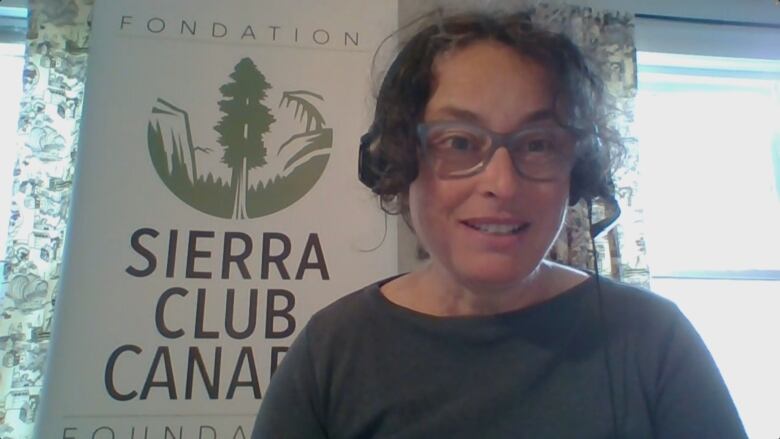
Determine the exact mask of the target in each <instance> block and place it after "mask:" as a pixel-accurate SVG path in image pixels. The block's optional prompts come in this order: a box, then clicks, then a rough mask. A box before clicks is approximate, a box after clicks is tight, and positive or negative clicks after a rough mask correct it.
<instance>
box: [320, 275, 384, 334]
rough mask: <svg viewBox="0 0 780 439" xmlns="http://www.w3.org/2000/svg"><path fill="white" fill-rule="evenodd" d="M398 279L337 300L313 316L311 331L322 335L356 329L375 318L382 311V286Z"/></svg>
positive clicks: (369, 285) (362, 288)
mask: <svg viewBox="0 0 780 439" xmlns="http://www.w3.org/2000/svg"><path fill="white" fill-rule="evenodd" d="M396 277H397V276H393V277H390V278H387V279H382V280H379V281H376V282H373V283H371V284H368V285H365V286H363V287H361V288H359V289H357V290H355V291H352V292H350V293H347V294H345V295H344V296H342V297H340V298H339V299H336V300H335V301H333V302H332V303H331V304H329V305H327V306H325V307H324V308H322V309H321V310H319V311H317V312H316V313H314V315H312V317H311V319H310V320H309V324H308V326H309V327H310V328H311V329H310V330H314V331H316V332H318V333H322V332H329V331H333V330H337V329H344V328H355V327H359V325H361V324H362V323H365V322H367V321H370V320H371V319H373V318H375V317H376V315H377V312H379V311H381V302H382V300H381V297H380V295H381V293H380V288H381V286H382V285H383V284H385V283H387V282H389V281H392V280H393V279H394V278H396ZM350 330H353V329H350Z"/></svg>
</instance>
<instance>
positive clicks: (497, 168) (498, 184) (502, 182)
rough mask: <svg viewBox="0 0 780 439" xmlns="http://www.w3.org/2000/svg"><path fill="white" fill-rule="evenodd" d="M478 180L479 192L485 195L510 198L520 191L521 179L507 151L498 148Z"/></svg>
mask: <svg viewBox="0 0 780 439" xmlns="http://www.w3.org/2000/svg"><path fill="white" fill-rule="evenodd" d="M479 178H480V191H481V192H483V193H484V194H485V195H488V196H493V197H497V198H512V197H514V196H515V195H517V192H518V190H519V189H520V185H521V182H520V180H521V178H522V177H521V176H520V174H518V173H517V169H516V168H515V164H514V162H513V161H512V156H511V154H509V150H507V149H506V148H505V147H500V148H498V149H497V150H496V152H495V153H493V156H492V157H491V158H490V160H489V161H488V163H487V165H485V168H484V169H483V170H482V172H481V173H480V174H479Z"/></svg>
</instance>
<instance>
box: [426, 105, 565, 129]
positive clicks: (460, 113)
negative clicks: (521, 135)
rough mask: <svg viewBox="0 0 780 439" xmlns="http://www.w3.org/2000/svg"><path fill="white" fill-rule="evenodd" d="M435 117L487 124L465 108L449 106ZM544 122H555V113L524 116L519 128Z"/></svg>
mask: <svg viewBox="0 0 780 439" xmlns="http://www.w3.org/2000/svg"><path fill="white" fill-rule="evenodd" d="M435 114H436V116H451V117H453V118H455V119H458V120H462V121H465V122H470V123H475V124H478V125H482V126H484V125H485V124H486V123H487V122H486V120H485V119H484V118H483V117H482V116H480V115H479V114H478V113H475V112H473V111H471V110H467V109H465V108H460V107H453V106H451V105H448V106H445V107H442V108H440V109H438V110H436V113H435ZM545 120H557V118H556V114H555V111H554V110H553V109H551V108H543V109H540V110H537V111H534V112H532V113H530V114H528V115H526V116H525V117H524V118H523V119H522V120H521V121H520V124H519V126H523V125H525V124H528V123H531V122H540V121H545Z"/></svg>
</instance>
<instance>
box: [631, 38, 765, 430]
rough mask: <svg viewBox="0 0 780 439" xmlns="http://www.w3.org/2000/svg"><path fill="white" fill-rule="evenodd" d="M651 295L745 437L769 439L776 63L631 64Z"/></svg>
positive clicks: (685, 60)
mask: <svg viewBox="0 0 780 439" xmlns="http://www.w3.org/2000/svg"><path fill="white" fill-rule="evenodd" d="M638 62H639V91H638V94H637V100H636V112H635V121H636V122H635V135H636V137H637V140H638V142H639V147H640V154H641V156H640V160H641V162H640V169H639V172H640V184H641V188H642V194H641V195H642V198H643V205H644V208H645V225H646V232H647V253H648V261H649V263H650V270H651V274H652V276H653V278H652V279H651V286H652V288H653V289H654V290H655V291H657V292H659V293H660V294H662V295H665V296H667V297H669V298H670V299H672V300H674V301H675V302H676V303H677V304H678V305H679V306H680V308H681V309H682V310H683V312H685V314H686V315H687V316H688V318H689V319H690V320H691V321H692V323H693V324H694V325H695V326H696V328H697V329H698V331H699V332H700V334H701V335H702V337H703V338H704V340H705V342H706V343H707V345H708V347H709V349H710V351H711V352H712V354H713V356H714V357H715V360H716V361H717V363H718V366H719V367H720V369H721V372H722V374H723V376H724V378H725V380H726V383H727V385H728V386H729V388H730V390H731V393H732V396H733V397H734V400H735V403H736V404H737V407H738V409H739V411H740V414H741V416H742V419H743V421H744V422H745V426H746V428H747V430H748V434H749V436H750V437H777V436H778V434H780V421H778V420H777V418H776V416H775V415H776V411H777V407H778V405H777V395H779V394H780V373H778V371H780V351H778V350H777V349H775V348H774V347H775V346H778V345H780V319H778V315H777V310H778V309H780V257H778V256H777V249H778V248H780V61H771V60H761V59H741V58H723V57H705V56H688V55H672V54H661V53H648V52H642V53H639V54H638Z"/></svg>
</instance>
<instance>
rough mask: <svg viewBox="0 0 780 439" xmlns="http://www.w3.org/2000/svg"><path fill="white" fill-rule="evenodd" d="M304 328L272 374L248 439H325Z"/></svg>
mask: <svg viewBox="0 0 780 439" xmlns="http://www.w3.org/2000/svg"><path fill="white" fill-rule="evenodd" d="M307 330H308V326H307V327H306V328H304V329H303V331H302V332H301V334H300V335H299V336H298V338H297V339H296V340H295V342H293V344H292V346H290V350H289V351H288V352H287V354H286V355H285V356H284V359H283V360H282V362H281V364H280V365H279V368H278V369H277V370H276V373H274V376H273V378H272V379H271V382H270V384H269V385H268V390H267V392H266V394H265V396H264V397H263V401H262V403H261V405H260V411H259V412H258V414H257V418H256V419H255V427H254V431H253V433H252V439H304V438H306V439H319V438H322V439H326V438H327V435H326V434H325V431H324V429H323V424H322V418H321V409H320V406H319V402H318V401H319V400H320V399H319V397H318V394H319V392H318V389H317V385H316V380H315V378H314V370H313V364H312V358H311V354H310V351H309V340H308V333H307Z"/></svg>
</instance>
